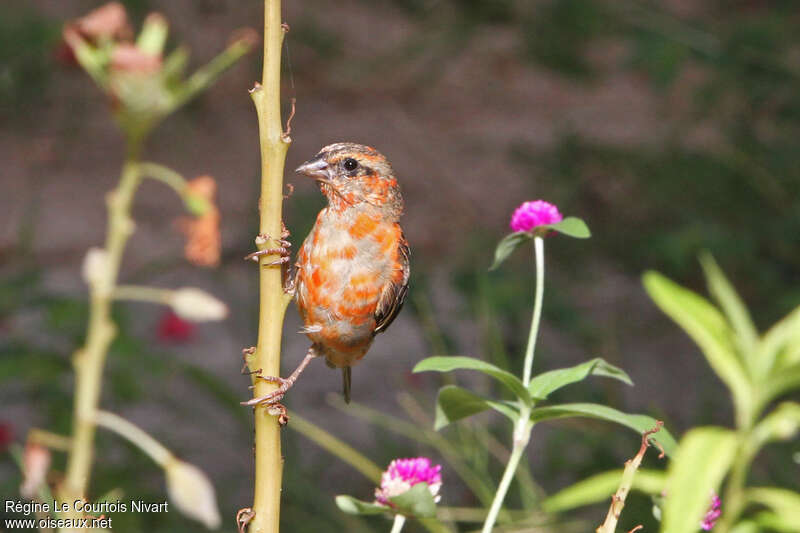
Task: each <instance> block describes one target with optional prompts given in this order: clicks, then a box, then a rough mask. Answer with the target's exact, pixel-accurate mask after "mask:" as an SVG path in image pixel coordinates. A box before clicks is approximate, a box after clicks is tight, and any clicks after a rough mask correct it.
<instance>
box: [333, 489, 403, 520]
mask: <svg viewBox="0 0 800 533" xmlns="http://www.w3.org/2000/svg"><path fill="white" fill-rule="evenodd" d="M336 506H337V507H338V508H339V510H341V511H342V512H344V513H347V514H355V515H371V514H382V513H386V512H389V511H390V509H388V508H387V507H386V506H385V505H378V504H377V503H369V502H364V501H361V500H357V499H356V498H353V497H352V496H347V495H345V494H340V495H338V496H336Z"/></svg>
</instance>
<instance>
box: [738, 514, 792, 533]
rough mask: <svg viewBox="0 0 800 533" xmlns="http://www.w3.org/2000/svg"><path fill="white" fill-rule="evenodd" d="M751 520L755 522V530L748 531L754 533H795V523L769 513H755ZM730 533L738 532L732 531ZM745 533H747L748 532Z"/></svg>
mask: <svg viewBox="0 0 800 533" xmlns="http://www.w3.org/2000/svg"><path fill="white" fill-rule="evenodd" d="M753 520H754V521H755V524H754V525H755V529H751V530H750V531H753V532H755V533H762V532H764V531H771V532H778V533H797V522H791V521H790V520H786V519H785V517H783V516H781V515H779V514H776V513H773V512H770V511H761V512H760V513H757V514H756V515H755V516H754V517H753ZM737 526H738V524H737ZM731 533H738V532H734V531H732V532H731ZM747 533H749V531H748V532H747Z"/></svg>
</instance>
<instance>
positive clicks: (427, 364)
mask: <svg viewBox="0 0 800 533" xmlns="http://www.w3.org/2000/svg"><path fill="white" fill-rule="evenodd" d="M451 370H477V371H478V372H483V373H484V374H486V375H489V376H492V377H493V378H495V379H496V380H498V381H500V382H501V383H502V384H503V385H505V386H506V387H508V389H509V390H510V391H511V392H513V393H514V395H515V396H516V397H517V398H519V399H521V400H522V401H524V402H525V403H526V404H528V405H530V404H531V396H530V394H528V390H527V389H526V388H525V387H524V386H523V385H522V381H521V380H520V379H519V378H518V377H517V376H515V375H514V374H512V373H511V372H507V371H506V370H503V369H502V368H498V367H496V366H494V365H493V364H491V363H487V362H486V361H481V360H480V359H475V358H473V357H464V356H460V355H454V356H441V355H437V356H433V357H428V358H427V359H423V360H422V361H420V362H419V363H417V366H415V367H414V370H413V372H430V371H432V372H450V371H451Z"/></svg>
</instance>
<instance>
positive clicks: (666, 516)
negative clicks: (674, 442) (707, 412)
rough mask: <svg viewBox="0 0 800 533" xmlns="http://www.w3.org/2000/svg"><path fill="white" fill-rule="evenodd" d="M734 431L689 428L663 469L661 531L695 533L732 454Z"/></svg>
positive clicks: (735, 446)
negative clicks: (665, 487)
mask: <svg viewBox="0 0 800 533" xmlns="http://www.w3.org/2000/svg"><path fill="white" fill-rule="evenodd" d="M736 448H737V439H736V434H735V433H733V432H732V431H728V430H726V429H722V428H714V427H706V428H698V429H693V430H691V431H689V432H688V433H687V434H686V435H685V436H684V437H683V439H681V443H680V446H679V447H678V450H677V452H676V453H675V456H674V458H673V460H672V462H671V463H670V467H669V470H668V472H667V494H668V495H669V497H668V498H666V500H665V502H664V508H663V522H662V528H661V531H662V532H663V533H695V532H696V531H697V530H698V525H699V524H700V520H701V519H702V517H703V515H704V514H705V512H706V511H707V510H708V506H709V503H710V502H711V496H712V491H713V492H716V491H717V490H718V489H719V485H720V483H721V482H722V479H723V478H724V477H725V474H726V473H727V471H728V469H729V468H730V466H731V462H732V461H733V458H734V455H735V454H736Z"/></svg>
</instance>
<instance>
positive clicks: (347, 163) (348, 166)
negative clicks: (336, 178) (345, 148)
mask: <svg viewBox="0 0 800 533" xmlns="http://www.w3.org/2000/svg"><path fill="white" fill-rule="evenodd" d="M342 166H343V167H344V169H345V170H346V171H348V172H350V171H352V170H355V169H357V168H358V161H356V160H355V159H353V158H352V157H348V158H347V159H345V160H344V163H342Z"/></svg>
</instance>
